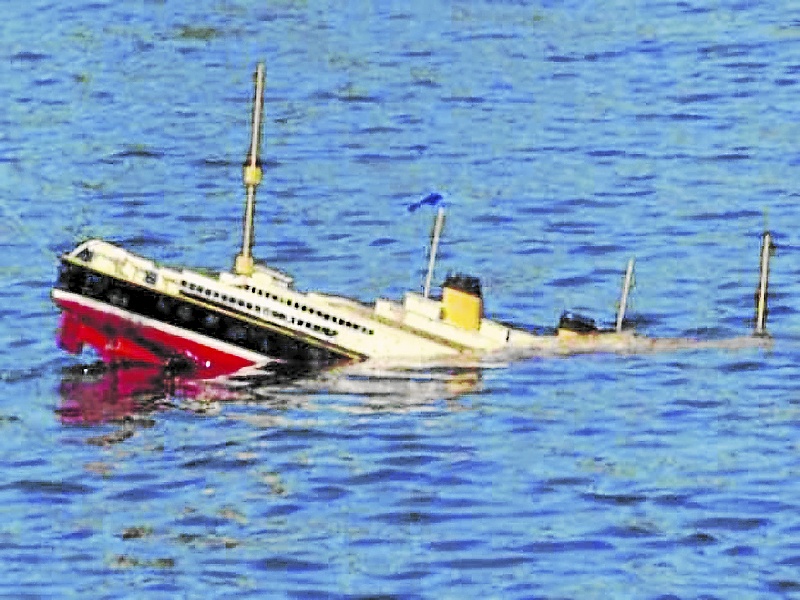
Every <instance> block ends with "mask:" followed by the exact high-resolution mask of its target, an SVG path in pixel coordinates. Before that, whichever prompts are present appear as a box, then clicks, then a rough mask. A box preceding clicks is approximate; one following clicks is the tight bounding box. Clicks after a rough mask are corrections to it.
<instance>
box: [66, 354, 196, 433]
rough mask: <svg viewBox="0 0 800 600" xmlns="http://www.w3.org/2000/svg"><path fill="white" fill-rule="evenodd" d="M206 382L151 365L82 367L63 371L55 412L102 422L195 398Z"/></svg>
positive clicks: (74, 420)
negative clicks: (177, 398)
mask: <svg viewBox="0 0 800 600" xmlns="http://www.w3.org/2000/svg"><path fill="white" fill-rule="evenodd" d="M205 383H206V382H203V381H202V380H193V379H190V378H185V377H181V376H175V375H170V374H168V373H165V372H164V370H163V369H161V368H159V367H156V366H150V365H135V366H126V367H119V368H108V367H105V366H99V365H92V366H89V367H85V366H83V367H78V368H75V369H73V370H71V371H70V372H67V373H65V375H64V377H63V379H62V381H61V385H60V386H59V394H60V395H61V406H60V407H59V409H58V410H57V412H58V414H59V416H60V418H61V421H62V422H63V423H68V424H98V423H105V422H108V421H114V420H119V419H123V418H125V417H129V416H132V415H134V414H142V413H149V412H153V411H155V410H161V409H163V408H166V407H169V406H171V405H172V399H174V398H175V397H181V398H189V399H191V398H195V397H197V396H198V395H200V394H201V393H203V391H204V390H205V389H206V386H205V385H204V384H205Z"/></svg>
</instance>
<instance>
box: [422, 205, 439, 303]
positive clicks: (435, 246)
mask: <svg viewBox="0 0 800 600" xmlns="http://www.w3.org/2000/svg"><path fill="white" fill-rule="evenodd" d="M443 227H444V208H442V207H441V206H440V207H439V210H438V211H437V213H436V221H434V223H433V232H432V233H431V251H430V256H429V258H428V273H427V275H426V276H425V287H424V288H422V295H423V296H424V297H425V298H428V297H429V296H430V293H431V279H433V267H434V265H435V264H436V253H437V251H438V250H439V237H440V236H441V234H442V228H443Z"/></svg>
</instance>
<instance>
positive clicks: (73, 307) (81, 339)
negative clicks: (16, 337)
mask: <svg viewBox="0 0 800 600" xmlns="http://www.w3.org/2000/svg"><path fill="white" fill-rule="evenodd" d="M53 301H54V302H55V303H56V305H58V307H59V308H60V309H61V310H62V315H61V323H60V326H59V331H58V339H57V341H58V345H59V346H60V347H61V348H63V349H64V350H66V351H67V352H71V353H73V354H79V353H80V352H81V351H82V350H83V348H84V347H85V346H89V347H91V348H93V349H94V350H95V351H97V353H98V355H99V357H100V359H101V360H103V362H106V363H109V364H147V365H156V366H159V367H162V368H169V367H176V366H177V367H181V368H186V367H188V368H189V371H190V372H191V374H192V375H194V376H198V377H203V378H207V377H216V376H218V375H224V374H230V373H234V372H236V371H239V370H240V369H243V368H245V367H250V366H256V365H263V364H266V363H268V362H272V361H274V360H275V359H271V358H269V357H267V356H264V355H261V354H258V353H256V352H251V351H249V350H246V349H243V348H239V347H237V346H234V345H232V344H228V343H226V342H223V341H221V340H218V339H216V338H213V337H210V336H206V335H201V334H198V333H195V332H192V331H188V330H185V329H182V328H180V327H175V326H174V325H170V324H168V323H162V322H160V321H158V320H155V319H151V318H148V317H144V316H141V315H137V314H135V313H132V312H130V311H127V310H124V309H122V308H118V307H115V306H109V305H107V304H105V303H103V302H98V301H96V300H93V299H91V298H86V297H83V296H81V295H79V294H74V293H71V292H66V291H64V290H59V289H56V290H53Z"/></svg>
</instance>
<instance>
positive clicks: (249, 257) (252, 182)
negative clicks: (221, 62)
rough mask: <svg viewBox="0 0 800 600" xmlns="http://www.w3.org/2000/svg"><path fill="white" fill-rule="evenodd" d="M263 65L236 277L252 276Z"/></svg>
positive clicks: (255, 99)
mask: <svg viewBox="0 0 800 600" xmlns="http://www.w3.org/2000/svg"><path fill="white" fill-rule="evenodd" d="M264 71H265V69H264V63H258V66H257V67H256V73H255V95H254V96H253V122H252V129H251V132H250V150H249V152H248V153H247V158H246V159H245V162H244V171H243V179H244V187H245V190H246V191H247V204H246V205H245V209H244V223H243V230H242V251H241V253H239V254H238V255H237V256H236V262H235V263H234V266H233V270H234V272H235V273H236V274H237V275H252V274H253V253H252V251H253V214H254V212H255V208H256V187H257V186H258V184H259V183H261V158H260V157H259V151H260V149H261V115H262V113H263V111H264V79H265V74H264Z"/></svg>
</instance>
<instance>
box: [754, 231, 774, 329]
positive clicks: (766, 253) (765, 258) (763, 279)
mask: <svg viewBox="0 0 800 600" xmlns="http://www.w3.org/2000/svg"><path fill="white" fill-rule="evenodd" d="M773 248H774V246H773V245H772V236H771V235H770V233H769V231H766V232H764V235H763V237H762V238H761V264H760V267H759V274H758V292H757V293H756V329H755V331H754V334H755V335H767V288H768V287H769V257H770V254H771V253H772V250H773Z"/></svg>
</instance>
